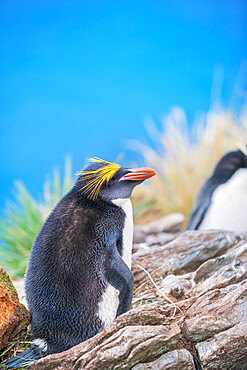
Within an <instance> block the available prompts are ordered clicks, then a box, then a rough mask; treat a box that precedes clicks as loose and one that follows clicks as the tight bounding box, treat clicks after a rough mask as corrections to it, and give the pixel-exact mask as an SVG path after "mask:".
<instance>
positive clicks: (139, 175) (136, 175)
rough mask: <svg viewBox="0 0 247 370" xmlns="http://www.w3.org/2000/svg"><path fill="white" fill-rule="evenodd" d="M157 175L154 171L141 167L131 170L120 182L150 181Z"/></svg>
mask: <svg viewBox="0 0 247 370" xmlns="http://www.w3.org/2000/svg"><path fill="white" fill-rule="evenodd" d="M155 175H156V172H155V171H154V170H152V168H148V167H141V168H131V169H130V170H129V172H128V173H126V175H124V176H122V177H121V178H120V179H119V181H122V180H134V181H142V180H146V179H149V178H150V177H153V176H155Z"/></svg>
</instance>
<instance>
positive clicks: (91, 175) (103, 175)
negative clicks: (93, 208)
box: [77, 158, 156, 201]
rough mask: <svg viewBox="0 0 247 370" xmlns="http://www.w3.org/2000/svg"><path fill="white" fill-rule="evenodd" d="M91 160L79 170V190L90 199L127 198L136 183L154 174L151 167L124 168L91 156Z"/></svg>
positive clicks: (109, 199)
mask: <svg viewBox="0 0 247 370" xmlns="http://www.w3.org/2000/svg"><path fill="white" fill-rule="evenodd" d="M90 161H91V162H93V163H92V164H90V165H89V166H88V167H86V168H85V169H84V170H83V171H82V172H79V176H80V177H79V178H78V180H77V183H78V184H79V192H80V193H81V194H83V196H86V197H87V198H89V199H91V200H96V199H98V198H100V199H102V200H106V201H111V200H115V199H127V198H129V197H130V196H131V193H132V191H133V189H134V188H135V186H136V185H139V184H141V183H142V182H143V181H144V180H146V179H148V178H150V177H152V176H154V175H156V173H155V171H154V170H152V169H151V168H147V167H142V168H124V167H122V166H120V165H119V164H116V163H112V162H107V161H104V160H102V159H98V158H93V159H91V160H90Z"/></svg>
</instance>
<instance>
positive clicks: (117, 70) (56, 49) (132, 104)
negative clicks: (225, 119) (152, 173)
mask: <svg viewBox="0 0 247 370" xmlns="http://www.w3.org/2000/svg"><path fill="white" fill-rule="evenodd" d="M0 4H1V16H0V17H1V19H0V26H1V34H0V64H1V72H0V73H1V75H0V89H1V101H0V115H1V117H0V130H1V131H0V135H1V136H0V169H1V179H0V185H1V190H2V191H1V194H0V208H2V207H3V206H4V204H5V201H6V199H7V198H8V197H10V196H11V191H12V190H13V180H14V179H23V180H24V182H25V184H26V186H27V187H28V189H29V190H30V191H31V193H32V194H33V195H34V196H37V197H39V196H40V193H41V191H42V185H43V180H44V178H45V175H46V174H47V173H50V172H51V169H52V168H53V167H54V166H55V165H60V166H62V164H63V158H64V154H66V153H70V154H71V155H72V156H73V161H74V167H75V170H79V169H81V168H82V166H83V163H84V159H85V158H86V157H88V156H92V155H96V156H100V157H103V158H105V159H108V160H115V159H116V157H117V155H118V153H119V152H123V151H125V149H126V146H125V142H126V140H127V139H132V138H137V139H140V140H142V141H144V140H146V139H147V138H146V136H147V135H146V133H145V129H144V125H143V120H144V119H145V118H146V117H150V116H151V117H153V118H154V119H155V120H157V121H159V120H160V119H161V118H162V116H163V115H164V114H165V113H167V112H168V111H169V109H170V108H171V107H172V106H174V105H179V106H181V107H182V108H184V109H185V112H186V114H187V117H188V120H189V122H192V121H193V117H194V115H195V114H196V113H198V112H202V111H206V110H208V109H209V107H210V99H211V89H212V80H213V75H214V71H215V68H220V69H221V70H223V71H224V80H223V88H222V101H223V103H224V104H225V105H226V106H227V105H229V104H230V103H232V104H233V102H234V100H232V99H231V98H232V93H233V91H234V86H235V82H236V78H237V76H238V73H239V70H240V66H241V64H242V65H243V63H244V61H246V58H247V19H246V18H247V16H246V14H247V1H246V0H245V1H244V0H235V1H231V0H224V1H223V0H218V1H212V0H208V1H206V0H205V1H196V0H187V1H178V0H173V1H154V0H152V1H151V0H150V1H136V0H132V1H129V0H126V1H116V0H114V1H93V0H90V1H63V0H60V1H52V2H51V1H49V2H48V1H42V2H34V1H26V0H22V1H19V0H18V1H8V0H5V1H1V3H0ZM232 108H233V109H235V108H236V107H235V106H233V107H232ZM125 164H126V163H125Z"/></svg>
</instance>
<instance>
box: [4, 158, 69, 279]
mask: <svg viewBox="0 0 247 370" xmlns="http://www.w3.org/2000/svg"><path fill="white" fill-rule="evenodd" d="M73 182H74V180H73V178H72V164H71V159H70V158H69V157H67V158H66V159H65V164H64V175H63V178H62V176H61V174H60V172H59V170H58V169H57V168H55V169H54V171H53V176H51V177H48V178H47V179H46V180H45V182H44V190H43V199H42V200H41V201H40V202H38V201H37V200H35V199H34V198H33V197H32V196H31V194H30V193H29V192H28V190H27V189H26V187H25V186H24V184H22V183H21V182H16V183H15V201H13V202H8V204H7V207H6V209H5V211H4V217H3V218H2V219H0V265H1V266H3V267H4V268H5V269H6V270H7V271H8V273H9V274H10V275H11V276H12V277H16V278H18V277H22V276H23V275H24V274H25V271H26V268H27V263H28V258H29V254H30V250H31V247H32V244H33V241H34V239H35V237H36V235H37V233H38V232H39V229H40V228H41V226H42V224H43V222H44V220H45V218H46V217H47V216H48V214H49V213H50V212H51V210H52V208H53V207H54V205H55V204H56V203H57V202H58V201H59V200H60V199H61V197H62V196H63V195H64V194H65V193H66V192H67V191H68V190H69V189H70V188H71V187H72V185H73Z"/></svg>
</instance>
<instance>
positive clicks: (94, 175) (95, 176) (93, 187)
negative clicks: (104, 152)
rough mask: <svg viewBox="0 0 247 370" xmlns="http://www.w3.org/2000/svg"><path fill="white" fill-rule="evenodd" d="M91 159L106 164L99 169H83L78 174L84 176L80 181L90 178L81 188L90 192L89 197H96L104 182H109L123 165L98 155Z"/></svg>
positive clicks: (84, 191)
mask: <svg viewBox="0 0 247 370" xmlns="http://www.w3.org/2000/svg"><path fill="white" fill-rule="evenodd" d="M89 161H90V162H96V163H102V164H104V166H102V167H100V168H98V169H97V170H94V171H81V172H78V173H77V175H81V176H82V179H81V180H80V181H83V180H89V181H88V182H87V183H86V185H84V186H83V187H82V188H81V189H80V190H82V192H83V193H85V194H88V195H89V198H92V199H95V198H96V197H97V196H98V194H99V191H100V188H101V186H102V184H103V182H104V181H106V182H108V181H109V180H110V179H111V178H112V176H113V175H115V173H116V172H117V171H118V170H119V168H120V167H121V166H120V165H119V164H117V163H113V162H108V161H105V160H103V159H100V158H97V157H94V158H90V159H89Z"/></svg>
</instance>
